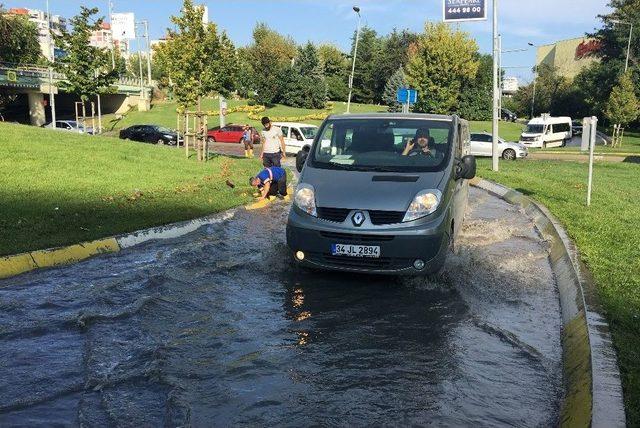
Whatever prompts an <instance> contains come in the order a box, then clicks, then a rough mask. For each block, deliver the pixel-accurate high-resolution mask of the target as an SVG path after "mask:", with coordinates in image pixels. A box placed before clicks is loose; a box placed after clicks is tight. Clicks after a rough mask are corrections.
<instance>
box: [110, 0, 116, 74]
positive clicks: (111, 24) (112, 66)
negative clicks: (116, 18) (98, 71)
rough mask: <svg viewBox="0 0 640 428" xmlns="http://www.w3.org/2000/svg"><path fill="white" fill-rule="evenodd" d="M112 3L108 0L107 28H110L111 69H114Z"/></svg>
mask: <svg viewBox="0 0 640 428" xmlns="http://www.w3.org/2000/svg"><path fill="white" fill-rule="evenodd" d="M112 14H113V3H112V2H111V0H109V26H110V28H111V69H112V70H115V69H116V54H115V48H116V47H115V43H114V42H113V18H112Z"/></svg>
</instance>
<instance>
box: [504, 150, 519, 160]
mask: <svg viewBox="0 0 640 428" xmlns="http://www.w3.org/2000/svg"><path fill="white" fill-rule="evenodd" d="M515 158H516V152H515V150H513V149H506V150H505V151H503V152H502V159H504V160H514V159H515Z"/></svg>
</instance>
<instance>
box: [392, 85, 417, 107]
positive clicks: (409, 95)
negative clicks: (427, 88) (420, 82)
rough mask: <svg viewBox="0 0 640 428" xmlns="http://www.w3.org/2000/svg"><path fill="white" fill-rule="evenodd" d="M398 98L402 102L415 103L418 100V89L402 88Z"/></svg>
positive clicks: (397, 95)
mask: <svg viewBox="0 0 640 428" xmlns="http://www.w3.org/2000/svg"><path fill="white" fill-rule="evenodd" d="M396 100H397V101H398V102H399V103H400V104H406V103H407V102H408V103H409V104H415V103H416V101H418V91H416V90H415V89H409V88H400V89H398V93H397V94H396Z"/></svg>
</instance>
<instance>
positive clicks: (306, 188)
mask: <svg viewBox="0 0 640 428" xmlns="http://www.w3.org/2000/svg"><path fill="white" fill-rule="evenodd" d="M293 203H294V204H296V206H297V207H298V208H300V209H301V210H302V211H304V212H306V213H307V214H309V215H312V216H314V217H317V216H318V214H317V213H316V192H315V191H314V190H313V186H312V185H310V184H305V183H302V184H300V185H299V186H298V188H297V189H296V195H295V197H294V198H293Z"/></svg>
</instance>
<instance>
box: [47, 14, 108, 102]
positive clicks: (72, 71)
mask: <svg viewBox="0 0 640 428" xmlns="http://www.w3.org/2000/svg"><path fill="white" fill-rule="evenodd" d="M96 13H98V9H97V8H92V9H89V8H86V7H84V6H80V14H79V15H76V16H74V17H73V18H71V20H70V21H69V22H70V24H71V26H72V27H73V30H72V31H71V32H69V31H68V30H67V29H63V30H62V32H61V34H60V35H56V34H54V39H55V42H56V45H57V46H59V47H60V48H61V49H63V50H64V51H65V53H66V54H65V55H64V56H63V57H61V58H59V59H57V61H56V62H55V63H54V67H55V69H56V70H57V71H58V72H60V73H64V75H65V76H66V80H65V81H62V82H60V83H59V85H60V87H61V88H63V89H64V90H65V91H67V92H70V93H73V94H76V95H77V96H79V97H80V99H81V100H82V101H83V102H85V101H88V100H89V99H90V98H92V97H95V96H97V95H98V94H101V93H104V92H107V91H109V90H110V88H111V84H112V83H113V82H114V81H115V79H116V77H117V71H116V70H113V69H112V68H111V54H110V53H109V52H108V51H107V50H106V49H100V48H97V47H95V46H91V45H90V44H89V39H90V37H91V32H92V31H94V30H98V29H100V28H101V25H102V18H98V19H95V20H94V21H93V22H91V21H92V19H93V18H92V17H93V15H95V14H96Z"/></svg>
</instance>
